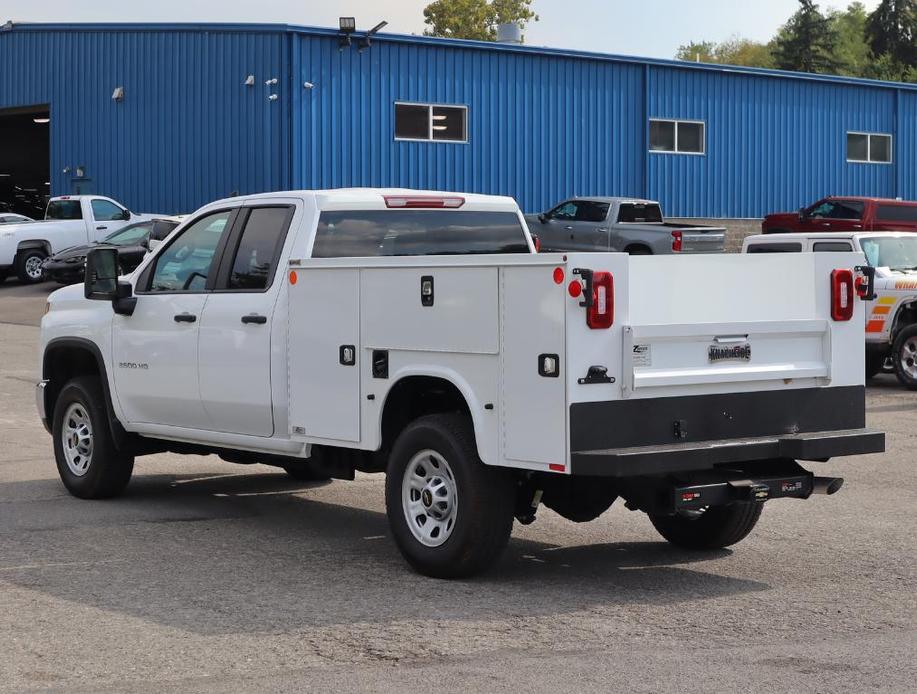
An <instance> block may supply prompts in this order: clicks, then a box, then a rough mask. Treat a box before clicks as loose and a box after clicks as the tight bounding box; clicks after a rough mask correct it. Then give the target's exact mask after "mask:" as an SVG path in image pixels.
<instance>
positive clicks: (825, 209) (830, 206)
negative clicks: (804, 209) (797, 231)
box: [809, 200, 834, 217]
mask: <svg viewBox="0 0 917 694" xmlns="http://www.w3.org/2000/svg"><path fill="white" fill-rule="evenodd" d="M833 213H834V203H833V202H830V201H829V200H825V201H823V202H820V203H818V204H817V205H815V207H812V208H810V209H809V216H810V217H831V216H832V215H833Z"/></svg>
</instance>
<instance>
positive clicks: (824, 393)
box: [570, 386, 885, 477]
mask: <svg viewBox="0 0 917 694" xmlns="http://www.w3.org/2000/svg"><path fill="white" fill-rule="evenodd" d="M865 427H866V391H865V388H864V387H863V386H843V387H821V388H788V389H785V390H773V391H759V392H745V393H723V394H710V395H692V396H682V397H667V398H645V399H637V398H633V399H627V400H614V401H604V402H587V403H574V404H572V405H571V406H570V450H571V464H570V466H571V472H572V474H574V475H593V476H602V477H631V476H641V475H659V474H667V473H672V472H683V471H689V470H705V469H711V468H713V467H715V466H718V465H723V464H729V463H742V462H750V461H755V460H767V459H775V458H791V459H796V460H824V459H827V458H832V457H835V456H841V455H859V454H864V453H879V452H881V451H884V450H885V434H883V433H882V432H878V431H872V430H869V429H866V428H865Z"/></svg>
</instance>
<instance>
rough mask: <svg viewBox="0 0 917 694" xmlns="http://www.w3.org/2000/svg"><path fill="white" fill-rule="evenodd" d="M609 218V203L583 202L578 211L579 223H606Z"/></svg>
mask: <svg viewBox="0 0 917 694" xmlns="http://www.w3.org/2000/svg"><path fill="white" fill-rule="evenodd" d="M607 216H608V203H607V202H581V203H580V204H579V209H578V210H577V211H576V221H577V222H604V221H605V217H607Z"/></svg>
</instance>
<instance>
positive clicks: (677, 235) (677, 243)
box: [672, 231, 682, 253]
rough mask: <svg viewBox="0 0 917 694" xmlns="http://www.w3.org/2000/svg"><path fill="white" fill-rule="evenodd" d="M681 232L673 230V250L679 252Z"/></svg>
mask: <svg viewBox="0 0 917 694" xmlns="http://www.w3.org/2000/svg"><path fill="white" fill-rule="evenodd" d="M681 241H682V240H681V232H680V231H673V232H672V252H673V253H678V252H679V251H681Z"/></svg>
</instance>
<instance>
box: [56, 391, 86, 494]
mask: <svg viewBox="0 0 917 694" xmlns="http://www.w3.org/2000/svg"><path fill="white" fill-rule="evenodd" d="M61 443H62V444H63V448H64V458H65V459H66V461H67V467H68V468H70V472H72V473H73V474H74V475H76V476H77V477H82V476H83V475H85V474H86V473H87V472H88V471H89V466H90V465H91V464H92V420H91V419H89V413H88V412H87V411H86V408H85V407H84V406H83V405H82V404H81V403H78V402H75V403H73V404H72V405H70V407H68V408H67V411H66V413H64V421H63V426H62V427H61Z"/></svg>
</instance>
